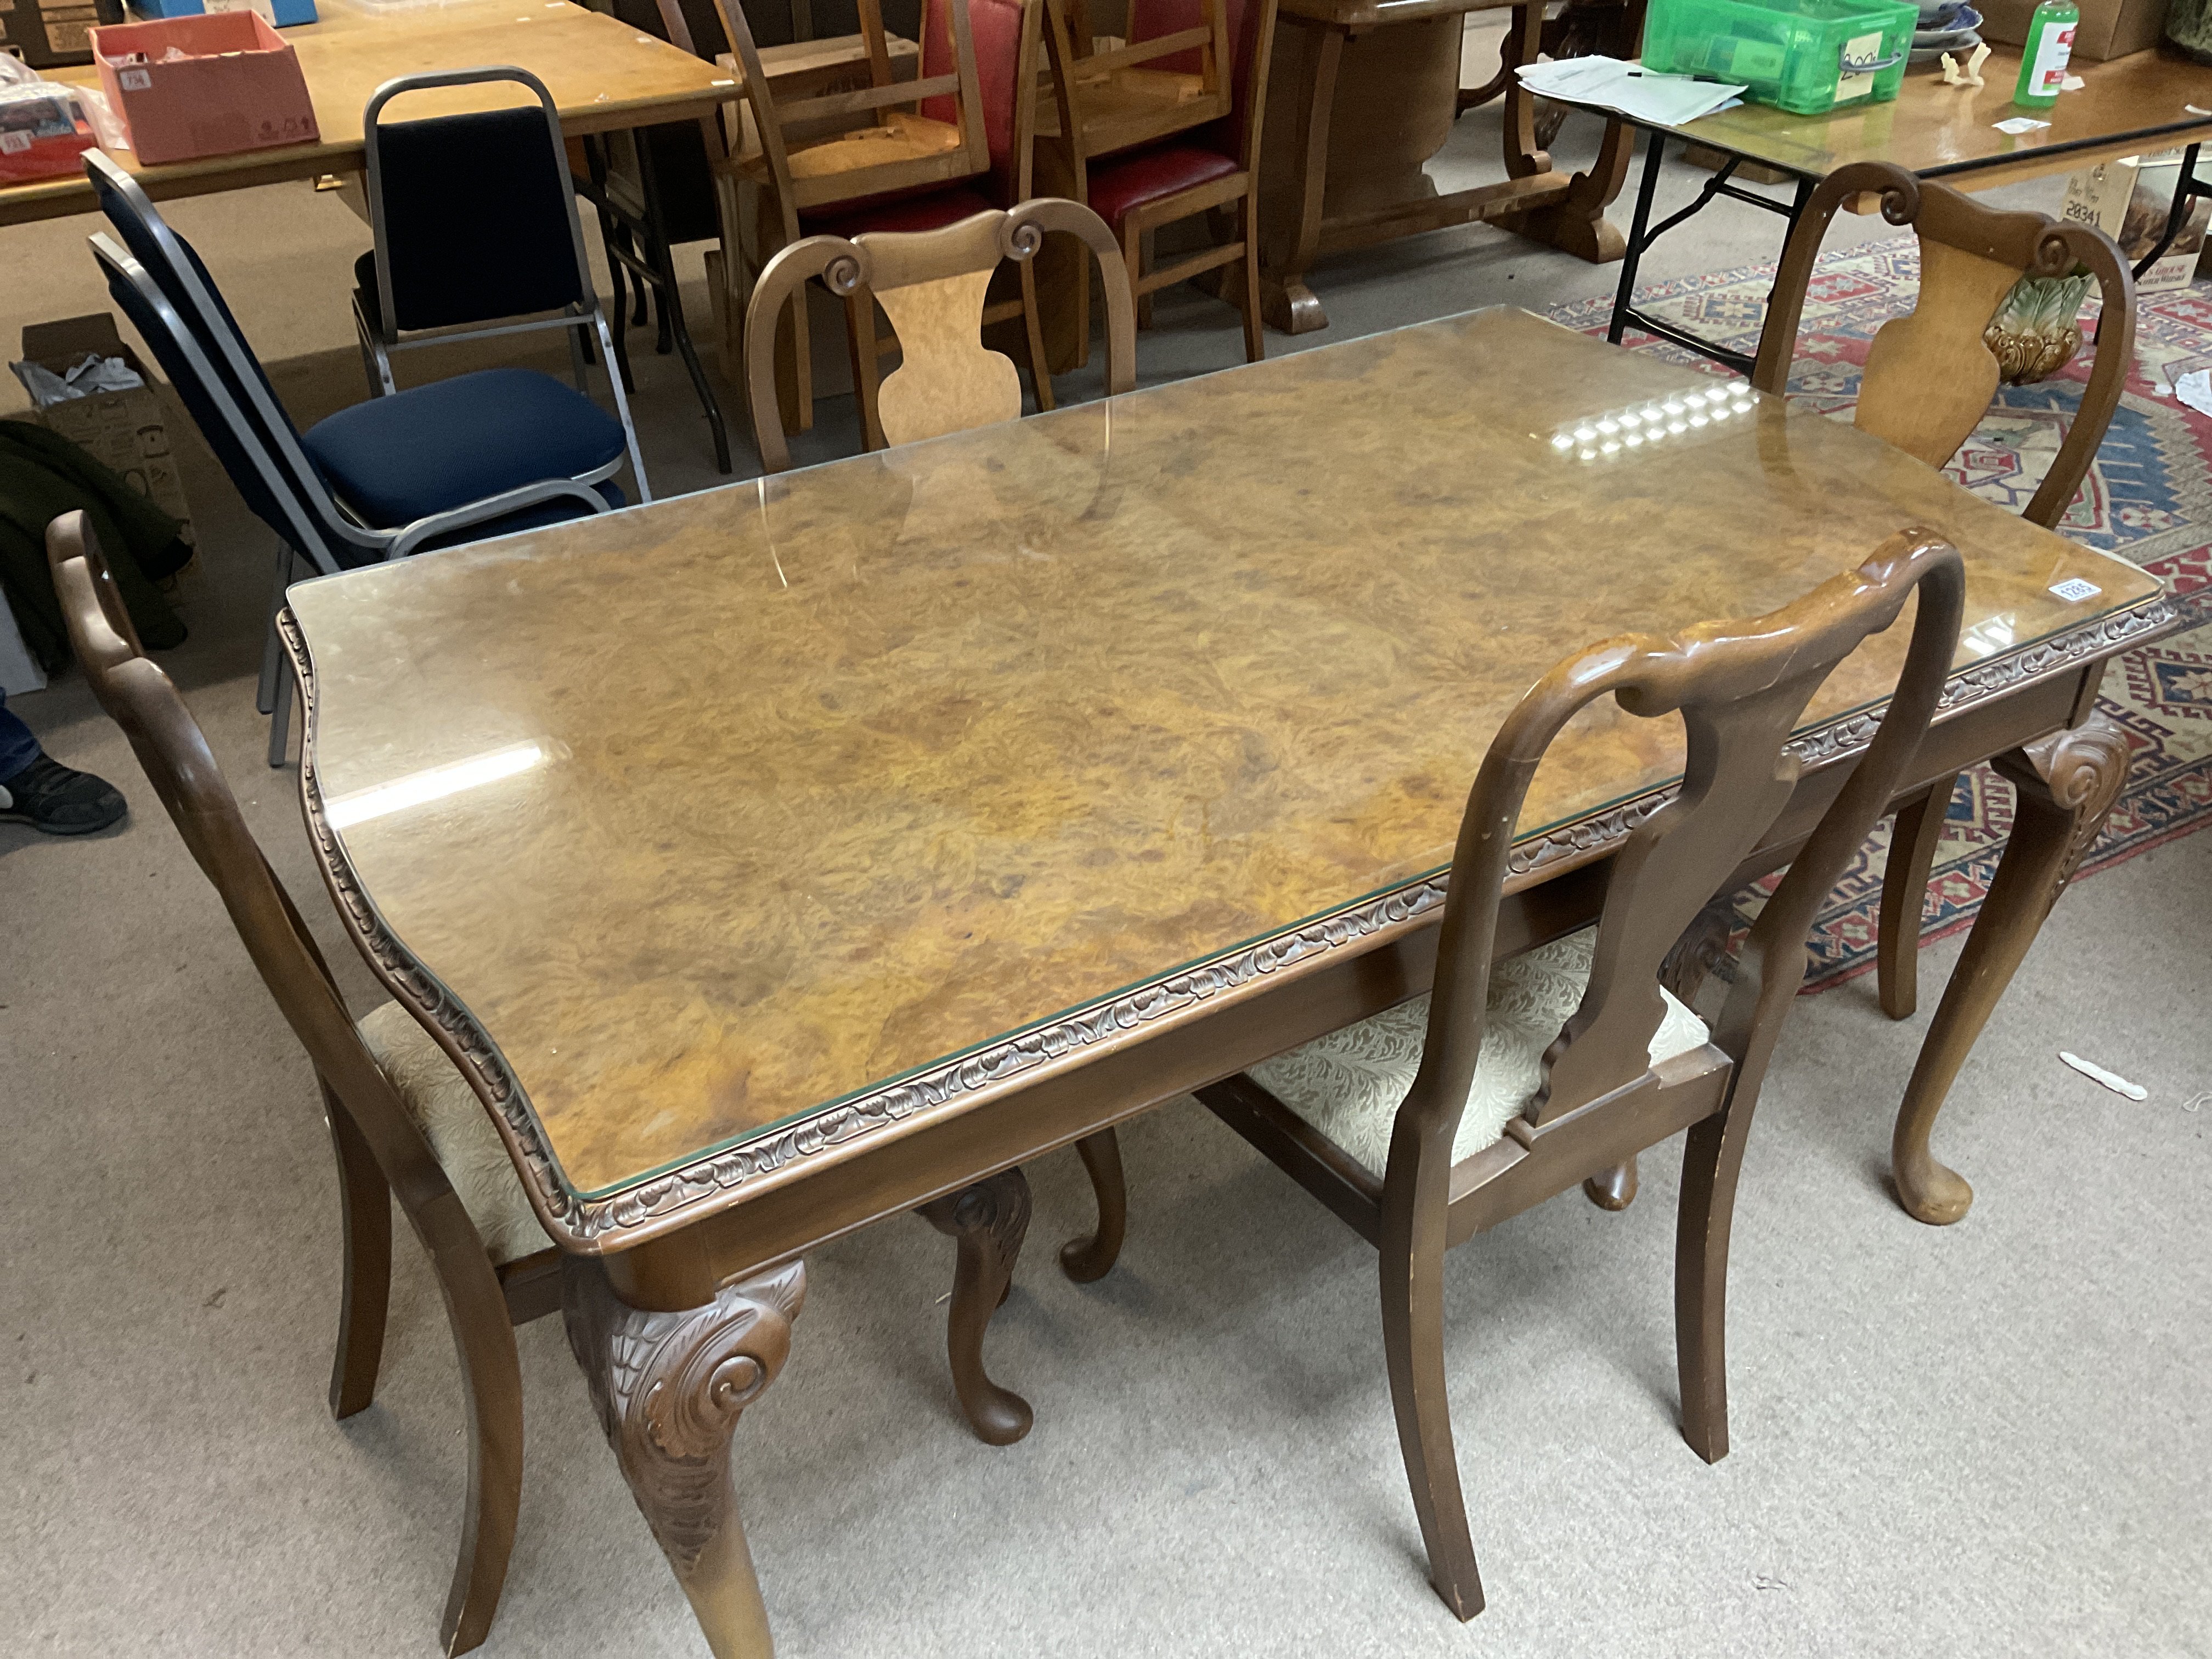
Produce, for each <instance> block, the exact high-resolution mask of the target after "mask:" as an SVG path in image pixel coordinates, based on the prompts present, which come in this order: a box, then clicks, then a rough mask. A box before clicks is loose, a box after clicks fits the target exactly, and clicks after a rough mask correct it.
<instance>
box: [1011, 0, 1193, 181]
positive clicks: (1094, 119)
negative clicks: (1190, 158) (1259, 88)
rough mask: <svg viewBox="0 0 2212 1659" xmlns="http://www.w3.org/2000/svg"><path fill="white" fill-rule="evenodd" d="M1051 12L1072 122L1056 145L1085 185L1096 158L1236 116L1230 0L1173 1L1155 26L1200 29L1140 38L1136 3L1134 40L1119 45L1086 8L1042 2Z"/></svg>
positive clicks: (1078, 2)
mask: <svg viewBox="0 0 2212 1659" xmlns="http://www.w3.org/2000/svg"><path fill="white" fill-rule="evenodd" d="M1046 9H1047V11H1048V14H1049V23H1048V27H1049V29H1050V36H1051V42H1052V45H1051V48H1050V50H1051V67H1052V73H1053V77H1054V80H1055V81H1057V82H1060V84H1061V85H1062V86H1064V87H1065V88H1066V90H1067V93H1068V97H1069V101H1070V103H1071V105H1072V106H1073V117H1074V120H1073V125H1072V126H1068V127H1063V128H1062V129H1061V130H1060V135H1059V137H1060V140H1061V142H1062V143H1064V144H1065V145H1066V146H1067V148H1068V150H1069V154H1070V156H1071V159H1072V160H1073V162H1074V164H1075V166H1076V169H1077V172H1078V174H1079V176H1080V173H1081V171H1082V168H1083V167H1084V166H1085V164H1086V163H1088V162H1090V161H1095V160H1097V159H1098V158H1099V157H1102V156H1108V155H1119V154H1121V152H1122V151H1125V150H1132V149H1139V148H1140V147H1142V146H1144V145H1146V144H1151V143H1158V141H1159V140H1161V139H1163V138H1167V137H1173V136H1174V135H1176V134H1177V133H1183V132H1188V131H1192V130H1193V129H1194V128H1198V127H1203V126H1206V125H1210V124H1212V123H1213V122H1215V121H1221V120H1226V119H1228V118H1229V117H1230V116H1231V112H1232V111H1233V108H1234V106H1235V101H1236V100H1235V94H1234V91H1233V83H1234V76H1233V74H1232V72H1231V64H1233V63H1234V61H1235V57H1236V51H1235V47H1234V46H1233V45H1232V40H1233V34H1232V31H1231V27H1230V21H1229V8H1228V4H1227V0H1170V3H1169V4H1168V5H1166V6H1163V7H1161V8H1160V9H1158V11H1156V12H1155V14H1154V17H1155V19H1156V20H1157V19H1164V20H1166V21H1174V22H1176V23H1182V20H1183V18H1184V17H1186V16H1191V17H1193V18H1194V21H1191V22H1189V23H1188V25H1186V26H1184V27H1176V28H1173V29H1171V30H1170V31H1169V32H1168V33H1164V34H1154V33H1149V32H1147V33H1142V34H1141V35H1140V33H1139V24H1140V22H1141V21H1143V12H1142V9H1141V8H1140V7H1139V5H1137V4H1135V3H1132V5H1131V6H1130V8H1129V36H1128V38H1127V39H1126V40H1109V39H1107V38H1104V37H1101V36H1099V35H1097V34H1095V33H1093V32H1092V29H1091V12H1090V7H1089V6H1088V4H1087V3H1085V0H1046ZM1170 66H1171V67H1170Z"/></svg>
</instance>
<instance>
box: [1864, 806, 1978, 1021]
mask: <svg viewBox="0 0 2212 1659" xmlns="http://www.w3.org/2000/svg"><path fill="white" fill-rule="evenodd" d="M1957 787H1959V775H1958V774H1957V773H1956V772H1954V773H1953V774H1951V775H1950V776H1949V777H1948V778H1942V779H1939V780H1938V781H1936V784H1935V785H1934V786H1933V787H1931V788H1929V791H1928V793H1926V794H1924V795H1922V796H1919V797H1918V798H1917V799H1913V800H1911V801H1907V802H1906V803H1905V805H1903V806H1900V807H1899V808H1898V809H1897V822H1896V823H1895V824H1894V825H1893V826H1892V828H1891V829H1890V835H1889V862H1888V864H1887V866H1886V867H1885V868H1884V869H1883V871H1882V872H1881V929H1880V933H1879V935H1878V940H1879V945H1880V954H1879V956H1878V957H1876V959H1875V985H1876V986H1877V987H1878V988H1879V990H1880V992H1881V1011H1882V1012H1884V1013H1885V1014H1887V1015H1888V1016H1889V1017H1890V1018H1892V1019H1910V1018H1911V1017H1912V1011H1913V1010H1914V1009H1915V1008H1917V1006H1919V1003H1920V929H1921V926H1922V922H1923V917H1924V916H1925V915H1926V914H1927V909H1928V872H1929V871H1930V870H1931V869H1933V868H1934V867H1935V864H1936V846H1937V844H1938V843H1939V842H1942V839H1943V820H1944V818H1945V817H1947V816H1948V814H1949V812H1950V810H1951V794H1952V792H1953V791H1954V790H1955V789H1956V788H1957Z"/></svg>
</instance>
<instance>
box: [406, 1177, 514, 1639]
mask: <svg viewBox="0 0 2212 1659" xmlns="http://www.w3.org/2000/svg"><path fill="white" fill-rule="evenodd" d="M454 1203H455V1206H456V1207H457V1208H458V1206H459V1200H454ZM413 1219H414V1220H415V1223H416V1231H417V1232H418V1233H420V1234H422V1243H423V1246H424V1248H426V1249H428V1250H429V1252H430V1257H431V1264H432V1266H433V1267H435V1269H436V1271H437V1274H438V1288H439V1290H440V1291H442V1292H443V1293H444V1295H445V1298H446V1319H447V1323H448V1324H450V1325H451V1326H452V1328H453V1346H454V1348H455V1350H456V1351H457V1352H459V1356H460V1361H461V1392H462V1398H463V1401H464V1402H465V1405H466V1407H467V1410H468V1427H469V1495H468V1508H467V1510H466V1512H465V1514H464V1515H463V1516H462V1518H461V1547H460V1555H459V1559H458V1560H456V1561H455V1563H454V1564H453V1588H452V1589H451V1590H450V1591H449V1592H448V1594H447V1597H446V1613H445V1617H444V1619H443V1620H441V1622H440V1624H439V1626H438V1635H439V1639H440V1640H441V1642H442V1643H443V1644H444V1647H445V1650H446V1652H447V1654H448V1655H453V1654H459V1653H466V1652H468V1651H469V1650H471V1649H472V1648H475V1647H477V1646H480V1645H481V1644H483V1639H484V1637H485V1635H486V1633H487V1632H489V1630H490V1629H491V1621H492V1615H493V1614H494V1613H496V1612H497V1611H498V1610H499V1593H500V1590H501V1587H502V1586H503V1585H504V1584H505V1583H506V1582H507V1557H508V1556H509V1555H510V1554H511V1553H513V1549H514V1522H515V1515H516V1512H517V1511H518V1510H520V1508H521V1504H522V1369H521V1366H520V1363H519V1362H518V1361H517V1359H516V1358H515V1352H514V1328H513V1326H512V1325H511V1324H509V1323H508V1322H507V1301H506V1298H505V1297H503V1296H501V1293H500V1288H499V1279H498V1277H497V1276H496V1275H495V1273H493V1271H492V1267H491V1263H490V1261H489V1260H488V1259H487V1258H486V1257H485V1255H484V1254H483V1244H482V1243H481V1242H480V1241H479V1240H478V1239H477V1235H476V1231H475V1230H474V1229H473V1228H471V1229H469V1230H468V1231H467V1236H466V1237H465V1240H462V1241H459V1243H450V1244H447V1245H446V1246H444V1247H443V1248H441V1247H440V1246H439V1245H438V1244H436V1243H433V1241H432V1239H431V1237H430V1236H429V1234H428V1231H425V1230H424V1227H423V1225H422V1218H420V1217H415V1218H413ZM471 1258H473V1259H471Z"/></svg>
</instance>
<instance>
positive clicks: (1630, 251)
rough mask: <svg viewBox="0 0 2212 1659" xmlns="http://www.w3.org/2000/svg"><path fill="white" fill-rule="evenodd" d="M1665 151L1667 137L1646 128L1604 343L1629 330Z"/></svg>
mask: <svg viewBox="0 0 2212 1659" xmlns="http://www.w3.org/2000/svg"><path fill="white" fill-rule="evenodd" d="M1666 154H1667V136H1666V134H1664V133H1662V132H1659V131H1646V132H1645V134H1644V177H1643V179H1641V180H1640V181H1639V182H1638V185H1637V186H1636V218H1635V220H1634V222H1632V223H1631V224H1630V225H1629V227H1628V246H1627V247H1626V249H1624V250H1623V251H1622V252H1621V256H1620V286H1619V287H1618V288H1616V289H1614V290H1613V322H1612V324H1611V325H1610V326H1608V327H1607V329H1606V331H1605V338H1606V343H1607V344H1608V345H1619V344H1620V337H1621V336H1622V335H1623V334H1625V333H1626V332H1627V331H1628V308H1629V307H1630V306H1632V304H1634V303H1635V300H1636V268H1637V266H1638V265H1639V264H1642V263H1643V261H1644V249H1645V248H1647V247H1649V246H1651V198H1652V197H1654V196H1655V195H1656V194H1657V193H1658V190H1659V165H1660V162H1661V161H1662V160H1663V159H1664V158H1665V156H1666Z"/></svg>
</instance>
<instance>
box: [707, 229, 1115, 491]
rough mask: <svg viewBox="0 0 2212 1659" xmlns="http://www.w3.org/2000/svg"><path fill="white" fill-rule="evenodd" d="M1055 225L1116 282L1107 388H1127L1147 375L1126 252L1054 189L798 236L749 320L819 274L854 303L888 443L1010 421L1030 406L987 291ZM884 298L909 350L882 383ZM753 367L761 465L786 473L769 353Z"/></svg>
mask: <svg viewBox="0 0 2212 1659" xmlns="http://www.w3.org/2000/svg"><path fill="white" fill-rule="evenodd" d="M1052 231H1066V232H1068V233H1070V234H1073V235H1075V236H1078V237H1079V238H1081V239H1082V240H1083V241H1084V243H1085V245H1086V246H1088V247H1089V248H1090V249H1091V252H1092V254H1093V255H1094V256H1096V258H1097V262H1098V265H1099V270H1100V276H1101V277H1102V280H1103V283H1104V286H1105V289H1106V303H1107V325H1106V353H1107V368H1106V389H1107V391H1108V392H1109V394H1111V393H1117V392H1127V391H1128V390H1130V389H1131V388H1132V387H1133V386H1135V385H1136V379H1137V374H1136V322H1135V314H1136V313H1135V307H1134V304H1133V301H1132V299H1131V297H1130V294H1129V284H1128V278H1127V275H1126V273H1125V272H1124V270H1123V268H1122V264H1121V251H1120V249H1119V248H1118V247H1116V246H1115V242H1114V239H1113V236H1112V235H1111V234H1110V233H1109V232H1108V230H1107V228H1106V225H1105V222H1104V221H1103V220H1101V219H1100V218H1099V217H1098V216H1097V214H1095V213H1093V212H1091V210H1090V209H1088V208H1086V207H1084V206H1083V205H1081V204H1079V203H1075V202H1064V201H1060V200H1058V199H1057V198H1055V197H1042V198H1040V199H1038V200H1036V201H1030V202H1024V203H1023V204H1021V205H1020V206H1018V207H1017V208H1015V209H1014V210H1012V212H1011V213H1000V212H998V211H995V210H994V211H992V212H988V213H978V214H975V215H974V216H971V217H969V218H967V219H963V220H962V221H961V222H959V223H957V224H953V225H947V226H945V228H943V229H941V230H929V231H918V232H912V233H880V234H879V233H869V234H863V235H860V236H858V237H856V238H854V240H851V241H847V240H845V239H844V238H843V237H841V236H810V237H808V238H806V239H805V240H804V241H800V242H794V243H793V245H792V246H789V247H787V248H786V249H784V250H783V252H781V253H779V254H777V255H776V257H775V258H774V259H772V260H770V261H769V264H768V268H767V269H766V270H763V271H762V272H761V275H760V280H759V282H758V283H757V284H756V285H755V286H754V289H753V295H752V301H751V303H750V305H749V306H748V307H747V308H746V327H747V328H748V329H751V328H754V327H756V326H760V327H765V326H766V325H767V319H769V318H773V317H775V316H777V315H779V314H781V312H782V311H783V309H784V308H785V307H787V306H789V305H791V304H793V302H794V301H795V300H796V298H797V296H798V295H799V293H800V290H801V289H803V288H804V287H805V284H806V283H808V282H809V281H811V280H812V279H814V278H817V277H818V278H820V279H821V280H822V281H823V283H826V284H827V285H828V287H829V290H830V292H831V293H833V294H836V295H842V296H843V297H844V298H845V299H846V300H847V301H848V325H849V326H850V327H852V328H853V330H854V352H853V357H854V378H855V380H856V381H857V382H858V384H859V386H860V396H861V399H862V404H863V406H864V408H872V409H874V410H878V411H879V416H880V421H881V427H882V435H883V438H884V441H887V442H890V443H893V444H902V443H914V442H916V441H919V440H921V439H923V438H934V437H939V436H941V435H944V434H945V433H948V432H963V431H965V430H967V429H968V428H971V427H977V426H984V425H987V424H989V423H991V422H996V421H1008V420H1012V419H1014V418H1016V417H1017V416H1019V415H1020V414H1021V412H1022V388H1021V378H1020V376H1019V374H1018V373H1017V372H1016V370H1015V368H1014V365H1013V362H1012V359H1010V358H1008V357H1006V356H1005V355H1003V354H1002V353H1000V352H996V351H992V350H990V349H987V348H986V347H985V346H984V344H983V343H982V316H983V300H984V291H985V289H987V288H988V287H989V286H990V281H991V274H992V272H993V271H994V270H996V269H997V268H998V265H999V262H1000V260H1001V259H1016V260H1027V259H1030V258H1033V257H1035V255H1036V252H1037V250H1038V249H1039V248H1040V247H1041V246H1043V243H1044V238H1045V235H1046V234H1047V233H1048V232H1052ZM877 304H880V305H881V306H882V307H883V308H884V314H885V315H887V316H888V317H889V318H890V322H891V326H892V328H893V329H894V330H895V331H896V332H897V335H898V341H899V345H900V348H901V350H902V353H903V359H902V362H901V364H900V366H899V367H898V368H896V369H894V370H893V371H892V372H891V373H890V374H889V375H887V376H885V377H884V380H883V381H882V383H881V385H880V386H877V385H876V383H875V374H876V368H875V356H876V353H875V350H874V349H873V347H874V342H873V338H872V335H873V329H874V310H873V307H874V306H875V305H877ZM746 372H747V389H748V391H749V392H750V399H751V404H752V413H753V426H754V430H755V432H756V433H757V435H758V437H759V442H760V451H761V463H762V465H763V468H764V469H765V470H766V471H770V472H781V471H783V470H784V469H785V468H786V467H787V466H789V465H791V452H790V449H789V447H788V446H787V444H786V443H785V442H784V438H783V431H782V428H781V422H779V421H778V420H777V419H776V401H775V399H776V387H775V368H774V365H773V363H772V362H770V361H769V359H768V357H767V356H766V354H759V355H757V356H754V358H753V359H752V361H751V362H750V364H749V365H748V368H747V371H746Z"/></svg>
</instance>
